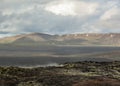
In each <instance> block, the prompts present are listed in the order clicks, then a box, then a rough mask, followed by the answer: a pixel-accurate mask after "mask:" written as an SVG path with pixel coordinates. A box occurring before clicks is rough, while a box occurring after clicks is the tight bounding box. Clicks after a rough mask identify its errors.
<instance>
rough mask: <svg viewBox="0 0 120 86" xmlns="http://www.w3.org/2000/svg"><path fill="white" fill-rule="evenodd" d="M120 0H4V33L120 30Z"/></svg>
mask: <svg viewBox="0 0 120 86" xmlns="http://www.w3.org/2000/svg"><path fill="white" fill-rule="evenodd" d="M119 14H120V0H10V1H9V0H1V1H0V34H1V35H2V36H3V35H6V36H7V35H12V34H20V33H28V32H41V33H50V34H66V33H87V32H97V33H104V32H120V24H119V22H120V15H119Z"/></svg>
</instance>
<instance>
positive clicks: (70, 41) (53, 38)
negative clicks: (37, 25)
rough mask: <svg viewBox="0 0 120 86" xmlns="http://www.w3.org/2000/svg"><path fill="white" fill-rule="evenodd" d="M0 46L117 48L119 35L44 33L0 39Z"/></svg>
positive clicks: (119, 41) (119, 42) (119, 39)
mask: <svg viewBox="0 0 120 86" xmlns="http://www.w3.org/2000/svg"><path fill="white" fill-rule="evenodd" d="M0 44H18V45H20V44H21V45H29V44H31V45H33V44H35V45H83V46H84V45H96V46H97V45H98V46H99V45H107V46H109V45H110V46H119V45H120V33H104V34H102V33H84V34H65V35H50V34H44V33H29V34H19V35H16V36H11V37H4V38H0Z"/></svg>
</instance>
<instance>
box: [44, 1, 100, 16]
mask: <svg viewBox="0 0 120 86" xmlns="http://www.w3.org/2000/svg"><path fill="white" fill-rule="evenodd" d="M97 8H98V3H91V2H84V1H76V0H61V1H53V2H50V3H48V4H47V5H46V6H45V10H46V11H49V12H51V13H54V14H55V15H62V16H86V15H91V14H94V13H95V12H96V9H97Z"/></svg>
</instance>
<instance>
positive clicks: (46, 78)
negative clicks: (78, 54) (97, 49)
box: [0, 61, 120, 86]
mask: <svg viewBox="0 0 120 86" xmlns="http://www.w3.org/2000/svg"><path fill="white" fill-rule="evenodd" d="M88 85H89V86H120V62H118V61H114V62H92V61H89V62H88V61H86V62H76V63H64V64H60V66H57V67H55V66H54V67H37V68H20V67H0V86H88Z"/></svg>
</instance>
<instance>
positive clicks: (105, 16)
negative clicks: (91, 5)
mask: <svg viewBox="0 0 120 86" xmlns="http://www.w3.org/2000/svg"><path fill="white" fill-rule="evenodd" d="M119 14H120V10H119V8H118V7H116V6H115V7H113V8H111V9H109V10H108V11H106V12H105V13H104V14H103V15H102V16H101V20H109V19H112V18H113V17H114V16H117V15H119Z"/></svg>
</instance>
